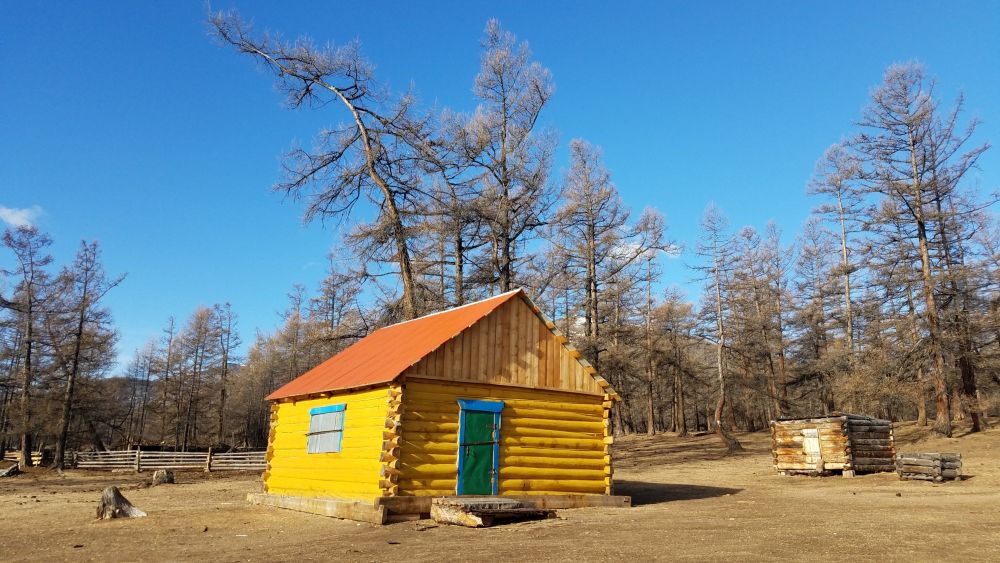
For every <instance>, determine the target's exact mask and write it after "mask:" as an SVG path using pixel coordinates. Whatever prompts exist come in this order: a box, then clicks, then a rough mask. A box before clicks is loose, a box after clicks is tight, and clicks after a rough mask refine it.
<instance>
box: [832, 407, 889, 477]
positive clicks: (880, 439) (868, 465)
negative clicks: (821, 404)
mask: <svg viewBox="0 0 1000 563" xmlns="http://www.w3.org/2000/svg"><path fill="white" fill-rule="evenodd" d="M844 416H845V417H847V426H846V429H847V438H848V442H849V452H850V456H851V469H853V470H854V471H857V472H860V473H878V472H881V471H887V472H888V471H895V470H896V464H895V459H894V457H895V454H896V449H895V444H894V440H893V433H892V422H891V421H888V420H881V419H877V418H872V417H870V416H862V415H857V414H845V415H844Z"/></svg>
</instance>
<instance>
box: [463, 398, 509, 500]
mask: <svg viewBox="0 0 1000 563" xmlns="http://www.w3.org/2000/svg"><path fill="white" fill-rule="evenodd" d="M458 406H459V412H458V473H457V475H456V479H455V494H457V495H461V494H462V468H463V463H464V457H463V456H462V443H463V442H465V413H466V412H468V411H478V412H491V413H493V428H494V436H493V475H492V476H491V478H490V481H491V482H492V485H493V494H494V495H496V494H499V492H498V491H499V486H500V413H501V412H502V411H503V407H504V402H503V401H483V400H480V399H459V400H458Z"/></svg>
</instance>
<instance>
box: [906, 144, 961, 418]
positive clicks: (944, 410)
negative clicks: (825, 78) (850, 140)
mask: <svg viewBox="0 0 1000 563" xmlns="http://www.w3.org/2000/svg"><path fill="white" fill-rule="evenodd" d="M909 143H910V166H911V169H912V171H913V176H912V180H913V186H912V188H913V196H914V202H913V205H912V212H913V218H914V220H915V222H916V227H917V249H918V250H919V253H920V274H921V280H922V281H923V284H922V285H923V288H922V289H923V294H924V307H925V308H926V312H925V315H926V317H927V333H928V343H927V345H928V348H929V352H930V355H931V359H932V365H931V379H932V381H933V383H934V410H935V413H934V430H935V431H936V432H938V433H939V434H941V435H943V436H947V437H951V416H950V413H949V412H948V389H947V381H946V380H945V365H944V354H943V353H942V351H941V326H940V321H939V319H938V310H937V301H936V299H935V297H934V275H933V273H932V271H931V256H930V247H929V241H928V238H927V223H926V219H925V217H924V201H923V193H922V191H921V190H922V189H923V186H922V185H921V182H920V175H919V173H918V172H917V149H916V145H915V143H914V140H913V133H912V132H911V133H910V137H909Z"/></svg>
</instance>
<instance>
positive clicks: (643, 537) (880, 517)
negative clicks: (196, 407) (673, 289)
mask: <svg viewBox="0 0 1000 563" xmlns="http://www.w3.org/2000/svg"><path fill="white" fill-rule="evenodd" d="M962 434H963V432H961V431H960V432H959V437H957V438H952V439H942V438H934V437H929V436H928V433H927V432H926V431H925V430H924V429H919V428H916V427H915V426H913V425H912V424H904V425H902V426H901V427H900V428H899V430H897V442H898V446H897V447H898V449H899V450H900V451H957V452H961V453H962V455H963V460H964V464H965V465H964V468H963V472H964V473H965V474H966V475H967V476H968V478H966V479H965V480H963V481H961V482H952V483H944V484H933V483H928V482H909V481H907V482H901V481H898V480H897V478H896V476H895V474H880V475H868V476H860V477H857V478H854V479H844V478H842V477H827V478H815V477H779V476H777V475H776V474H775V472H774V471H773V469H772V467H771V460H770V454H769V452H768V448H769V437H768V435H767V434H766V433H757V434H752V435H742V436H740V439H741V440H742V441H743V442H744V444H745V445H746V446H747V452H746V453H745V454H742V455H739V456H735V457H726V456H723V455H722V452H721V449H720V448H719V446H718V443H717V441H716V439H715V438H714V437H713V436H694V437H689V438H683V439H681V438H677V437H674V436H670V435H662V436H656V437H653V438H647V437H631V438H627V439H623V440H620V441H619V443H618V444H616V446H615V448H616V455H617V456H618V457H617V460H618V461H616V472H615V479H616V486H617V490H618V493H619V494H628V495H632V498H633V503H634V507H633V508H630V509H621V508H588V509H577V510H561V511H559V513H558V517H557V518H555V519H550V520H544V521H535V522H523V523H518V524H510V525H506V526H498V527H494V528H487V529H478V530H475V529H467V528H459V527H452V526H444V525H441V526H437V525H435V524H434V523H433V522H431V521H428V520H424V521H419V522H401V523H396V524H390V525H386V526H374V525H371V524H359V523H356V522H349V521H343V520H336V519H333V518H326V517H322V516H314V515H309V514H301V513H297V512H292V511H288V510H281V509H276V508H268V507H259V506H249V505H248V504H247V503H246V502H245V497H246V493H248V492H251V491H257V490H259V489H260V482H259V478H258V477H257V476H255V475H239V476H234V475H232V474H230V475H223V474H218V473H213V474H210V475H205V474H203V473H193V472H192V473H180V474H178V484H176V485H172V486H170V485H166V486H160V487H154V488H147V487H144V486H143V481H144V480H146V479H148V478H149V474H148V473H144V474H141V475H128V474H110V473H98V472H84V471H69V472H67V473H66V475H65V476H64V477H59V476H57V475H54V474H52V473H51V472H49V471H45V470H34V471H32V472H30V473H29V474H27V475H21V476H18V477H13V478H7V479H2V480H0V515H2V517H0V561H50V560H55V561H59V560H74V561H96V560H101V561H188V560H206V561H261V560H268V561H292V560H318V559H325V560H346V561H401V560H405V561H476V560H492V561H539V560H545V561H577V562H581V561H596V560H619V559H625V560H629V559H631V560H633V561H647V560H698V561H700V560H707V559H716V560H737V559H743V560H748V561H776V560H786V561H788V560H836V561H851V560H874V561H931V560H954V561H998V560H1000V429H996V430H991V431H988V432H985V433H982V434H976V435H962ZM111 484H116V485H119V486H120V487H121V488H122V491H123V493H124V494H125V496H126V497H128V498H129V499H130V500H131V501H132V502H133V503H134V504H136V505H137V506H139V507H140V508H142V509H143V510H145V511H147V512H148V513H149V516H148V517H147V518H140V519H132V520H111V521H97V520H95V519H94V511H95V508H96V505H97V499H98V498H99V497H100V491H101V489H102V488H103V487H105V486H107V485H111Z"/></svg>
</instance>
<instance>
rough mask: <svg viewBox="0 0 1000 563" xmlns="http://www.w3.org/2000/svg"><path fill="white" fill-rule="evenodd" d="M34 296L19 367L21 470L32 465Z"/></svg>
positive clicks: (28, 314)
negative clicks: (22, 362) (22, 363)
mask: <svg viewBox="0 0 1000 563" xmlns="http://www.w3.org/2000/svg"><path fill="white" fill-rule="evenodd" d="M33 300H34V296H33V295H31V294H30V292H29V295H28V307H27V311H26V314H25V317H26V319H25V321H26V323H27V326H26V328H25V331H24V333H25V338H24V365H23V366H22V367H21V370H22V373H21V402H20V407H21V461H20V468H21V470H22V471H23V470H24V469H25V468H28V467H31V466H32V460H31V383H32V379H34V377H33V376H34V374H33V373H32V371H31V370H32V364H31V361H32V356H31V354H32V351H33V348H34V334H35V332H34V329H35V327H34V325H35V319H34V315H33V313H34V307H33V303H32V301H33Z"/></svg>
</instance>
